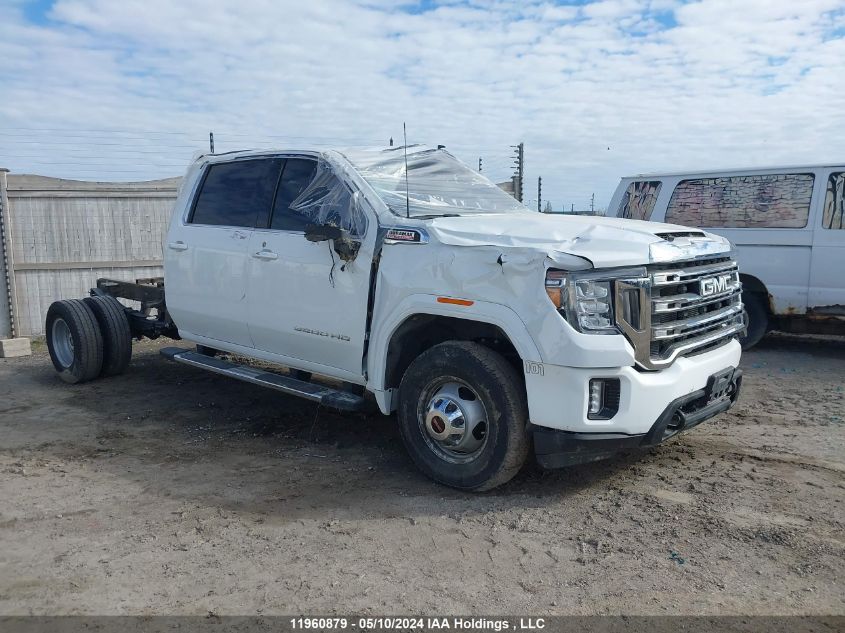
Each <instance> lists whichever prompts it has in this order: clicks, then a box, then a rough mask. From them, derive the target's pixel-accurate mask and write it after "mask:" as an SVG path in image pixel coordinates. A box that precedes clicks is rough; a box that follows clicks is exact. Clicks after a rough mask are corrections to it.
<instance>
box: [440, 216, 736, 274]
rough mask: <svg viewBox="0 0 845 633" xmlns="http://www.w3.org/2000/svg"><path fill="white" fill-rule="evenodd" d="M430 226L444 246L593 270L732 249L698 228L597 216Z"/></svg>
mask: <svg viewBox="0 0 845 633" xmlns="http://www.w3.org/2000/svg"><path fill="white" fill-rule="evenodd" d="M428 228H429V231H430V233H431V235H432V237H434V238H435V239H437V240H439V241H440V242H442V243H443V244H449V245H452V246H494V247H500V248H502V249H519V250H523V251H524V250H525V249H530V250H535V251H541V252H543V253H545V254H547V255H548V256H549V257H550V258H551V259H552V260H555V259H559V256H560V255H574V256H576V257H581V258H583V259H586V260H589V262H590V263H591V264H592V265H593V267H595V268H606V267H612V266H638V265H643V264H648V263H653V262H666V261H675V260H682V259H692V258H694V257H699V256H702V255H710V254H718V253H724V252H728V251H730V250H731V244H730V242H729V241H728V240H727V239H725V238H723V237H720V236H718V235H714V234H712V233H705V232H704V231H701V230H700V229H695V228H690V227H686V226H680V225H678V224H662V223H658V222H644V221H642V220H626V219H621V218H605V217H597V216H571V215H570V216H567V215H550V214H544V213H508V214H477V215H465V216H457V217H442V218H435V219H433V220H432V221H431V223H430V224H429V227H428Z"/></svg>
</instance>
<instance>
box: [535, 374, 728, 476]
mask: <svg viewBox="0 0 845 633" xmlns="http://www.w3.org/2000/svg"><path fill="white" fill-rule="evenodd" d="M741 387H742V371H741V370H740V369H734V370H733V371H732V373H731V374H730V376H726V377H724V378H723V379H722V380H721V381H720V380H718V379H717V380H715V381H711V382H710V383H708V385H707V387H705V388H704V389H699V390H698V391H695V392H693V393H690V394H687V395H685V396H681V397H679V398H676V399H675V400H673V401H672V402H671V403H669V406H667V407H666V408H665V409H664V410H663V413H661V414H660V416H659V417H658V418H657V421H656V422H655V423H654V424H652V425H651V428H650V429H649V431H648V433H645V434H642V435H625V434H622V433H572V432H568V431H560V430H556V429H550V428H547V427H537V426H535V427H534V453H535V454H536V457H537V463H539V464H540V466H542V467H543V468H563V467H565V466H573V465H575V464H583V463H586V462H592V461H597V460H600V459H605V458H607V457H610V456H612V455H613V454H614V453H617V452H619V451H622V450H629V449H635V448H645V447H649V446H655V445H657V444H660V443H661V442H664V441H666V440H668V439H669V438H670V437H673V436H674V435H677V434H678V433H680V432H681V431H686V430H689V429H691V428H693V427H694V426H697V425H699V424H701V423H702V422H704V421H705V420H709V419H710V418H712V417H713V416H716V415H718V414H720V413H723V412H725V411H727V410H728V409H730V408H731V407H732V406H733V405H734V403H735V402H736V400H737V398H738V397H739V392H740V389H741Z"/></svg>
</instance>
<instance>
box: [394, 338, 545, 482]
mask: <svg viewBox="0 0 845 633" xmlns="http://www.w3.org/2000/svg"><path fill="white" fill-rule="evenodd" d="M445 380H449V381H452V380H454V381H455V382H458V383H463V384H464V385H466V386H468V387H469V388H470V389H471V391H472V392H474V394H473V395H475V394H477V397H478V400H480V401H481V404H482V405H483V407H484V410H485V412H486V416H487V420H486V434H485V436H484V443H483V445H482V446H481V447H480V448H479V449H478V450H477V452H475V453H474V454H473V457H472V459H471V461H467V462H462V463H450V461H447V458H444V457H443V456H442V455H441V454H439V453H438V450H437V449H436V448H435V447H434V446H436V443H434V444H433V443H432V442H433V440H432V439H431V438H430V437H428V435H427V431H426V429H425V428H424V423H423V420H424V414H425V410H426V408H427V407H428V395H427V394H429V393H430V390H431V388H432V387H431V386H432V385H436V384H438V382H440V381H445ZM398 418H399V429H400V432H401V435H402V440H403V441H404V443H405V448H406V449H407V450H408V453H409V454H410V456H411V459H413V461H414V463H415V464H416V465H417V467H418V468H419V469H420V470H421V471H423V472H424V473H425V474H426V475H428V476H429V477H431V478H432V479H434V480H435V481H437V482H439V483H442V484H445V485H447V486H451V487H453V488H458V489H460V490H471V491H483V490H490V489H491V488H495V487H496V486H499V485H501V484H503V483H505V482H507V481H509V480H510V479H511V478H513V476H514V475H516V474H517V473H518V472H519V470H520V468H522V466H523V464H524V463H525V460H526V458H527V457H528V453H529V450H530V446H531V442H530V436H529V434H528V431H527V428H526V427H527V422H528V405H527V403H526V398H525V391H524V388H523V386H522V380H521V379H520V376H519V374H518V373H517V372H516V370H515V369H514V368H513V367H512V366H511V365H509V364H508V362H507V361H506V360H505V359H504V358H503V357H502V356H501V355H500V354H497V353H496V352H494V351H493V350H491V349H489V348H486V347H484V346H482V345H479V344H477V343H471V342H466V341H447V342H445V343H441V344H439V345H435V346H434V347H432V348H430V349H428V350H426V351H425V352H423V353H422V354H420V355H419V356H418V357H417V358H416V359H415V360H414V361H413V362H412V363H411V365H410V366H409V367H408V369H407V371H406V372H405V375H404V376H403V377H402V383H401V385H400V387H399V411H398Z"/></svg>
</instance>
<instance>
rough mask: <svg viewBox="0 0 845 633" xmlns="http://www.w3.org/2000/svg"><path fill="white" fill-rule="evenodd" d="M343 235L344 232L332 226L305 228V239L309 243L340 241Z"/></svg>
mask: <svg viewBox="0 0 845 633" xmlns="http://www.w3.org/2000/svg"><path fill="white" fill-rule="evenodd" d="M342 235H343V230H342V229H341V228H340V227H338V226H333V225H331V224H309V225H308V226H306V227H305V239H306V240H308V241H309V242H327V241H328V240H338V239H340V238H341V236H342Z"/></svg>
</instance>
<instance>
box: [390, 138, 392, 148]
mask: <svg viewBox="0 0 845 633" xmlns="http://www.w3.org/2000/svg"><path fill="white" fill-rule="evenodd" d="M390 147H393V137H392V136H391V137H390Z"/></svg>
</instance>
